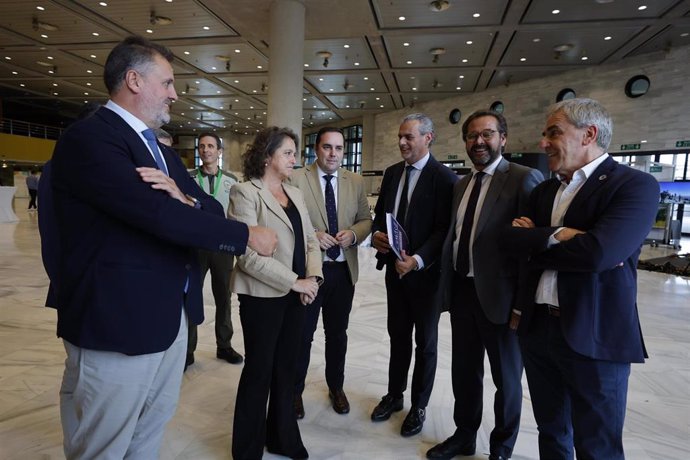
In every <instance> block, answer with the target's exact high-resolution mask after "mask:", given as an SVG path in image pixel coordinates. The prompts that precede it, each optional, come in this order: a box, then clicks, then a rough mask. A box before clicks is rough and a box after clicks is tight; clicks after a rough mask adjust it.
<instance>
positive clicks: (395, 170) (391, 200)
mask: <svg viewBox="0 0 690 460" xmlns="http://www.w3.org/2000/svg"><path fill="white" fill-rule="evenodd" d="M404 165H405V162H404V161H401V162H400V163H396V164H394V165H393V166H391V168H392V170H391V176H392V177H393V180H391V185H390V190H389V191H387V192H388V194H387V196H386V212H390V213H393V212H395V198H396V196H397V195H398V186H399V185H400V179H401V177H402V172H403V169H404V168H405V166H404ZM384 222H385V218H384Z"/></svg>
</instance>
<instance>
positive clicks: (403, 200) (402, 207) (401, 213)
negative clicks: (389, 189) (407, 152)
mask: <svg viewBox="0 0 690 460" xmlns="http://www.w3.org/2000/svg"><path fill="white" fill-rule="evenodd" d="M413 169H414V166H412V165H407V166H405V183H404V184H403V189H402V193H401V194H400V203H398V212H397V213H396V214H395V220H397V221H398V223H399V224H400V225H402V226H403V228H406V227H407V226H406V225H405V217H407V194H408V191H409V187H408V184H409V183H410V172H411V171H412V170H413Z"/></svg>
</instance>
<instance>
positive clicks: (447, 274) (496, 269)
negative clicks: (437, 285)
mask: <svg viewBox="0 0 690 460" xmlns="http://www.w3.org/2000/svg"><path fill="white" fill-rule="evenodd" d="M471 179H472V175H471V174H467V175H466V176H465V177H463V178H462V179H461V180H460V181H459V182H458V183H457V184H455V187H454V189H453V206H452V207H451V216H450V220H451V223H450V227H449V229H448V235H447V236H446V240H445V242H444V243H443V251H442V253H441V254H442V255H441V270H442V272H443V275H442V278H441V280H442V285H441V286H442V289H443V290H444V306H450V301H451V299H452V288H453V282H454V278H455V276H454V272H455V268H454V266H453V242H454V241H455V239H456V238H457V235H456V233H455V226H456V219H457V214H458V207H459V206H460V201H461V200H462V196H463V194H464V193H465V190H466V189H467V185H468V184H469V183H470V180H471ZM543 180H544V176H543V175H542V173H541V172H539V171H537V170H536V169H532V168H528V167H526V166H521V165H518V164H515V163H510V162H508V161H506V160H505V159H502V160H501V161H500V162H499V163H498V165H497V167H496V170H495V172H494V175H493V177H492V179H491V184H490V185H489V189H488V190H487V192H486V197H485V198H484V202H483V204H482V208H481V209H480V210H478V212H479V219H478V220H477V228H476V229H475V235H474V243H473V244H472V257H473V259H472V260H473V265H474V284H475V288H476V290H477V296H478V297H479V303H480V304H481V306H482V310H484V314H485V315H486V317H487V318H488V319H489V321H491V322H492V323H495V324H504V323H506V322H507V321H508V318H509V317H510V310H511V308H512V307H513V305H514V303H515V294H516V289H517V281H518V263H517V260H516V259H515V257H514V256H513V257H511V256H510V255H509V254H507V253H506V251H505V250H503V249H501V248H500V247H499V244H500V240H501V233H502V232H503V231H505V230H506V229H507V228H509V227H510V226H511V222H512V221H513V219H514V218H515V217H518V216H520V215H524V212H525V210H526V209H527V202H528V199H529V195H530V192H531V191H532V189H534V187H535V186H536V185H537V184H538V183H540V182H541V181H543Z"/></svg>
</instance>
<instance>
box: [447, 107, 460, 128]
mask: <svg viewBox="0 0 690 460" xmlns="http://www.w3.org/2000/svg"><path fill="white" fill-rule="evenodd" d="M461 116H462V112H460V109H453V110H451V111H450V113H449V114H448V121H450V122H451V123H452V124H454V125H457V124H458V123H460V117H461Z"/></svg>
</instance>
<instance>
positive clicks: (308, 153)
mask: <svg viewBox="0 0 690 460" xmlns="http://www.w3.org/2000/svg"><path fill="white" fill-rule="evenodd" d="M316 134H317V133H313V134H307V135H306V136H305V137H304V166H307V165H310V164H312V163H314V162H315V161H316V150H315V149H314V145H315V144H316Z"/></svg>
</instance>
